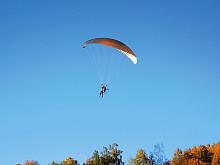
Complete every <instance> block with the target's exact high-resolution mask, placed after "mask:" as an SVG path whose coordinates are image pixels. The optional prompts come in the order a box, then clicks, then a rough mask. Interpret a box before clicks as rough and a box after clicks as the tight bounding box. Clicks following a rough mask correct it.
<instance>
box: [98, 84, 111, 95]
mask: <svg viewBox="0 0 220 165" xmlns="http://www.w3.org/2000/svg"><path fill="white" fill-rule="evenodd" d="M107 91H109V89H108V88H107V84H102V86H101V91H100V93H99V96H101V97H103V96H104V94H105V93H106V92H107Z"/></svg>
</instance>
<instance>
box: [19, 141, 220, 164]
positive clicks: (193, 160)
mask: <svg viewBox="0 0 220 165" xmlns="http://www.w3.org/2000/svg"><path fill="white" fill-rule="evenodd" d="M122 152H123V151H122V150H120V149H118V145H117V144H116V143H114V144H112V145H109V147H103V150H102V151H98V150H95V151H94V152H93V154H92V156H91V157H90V158H87V160H86V162H84V163H83V165H124V164H128V165H220V143H217V144H213V145H209V144H208V145H200V146H194V147H192V148H188V149H186V150H185V151H182V150H181V149H179V148H177V149H176V152H175V153H174V155H173V157H172V159H171V160H167V159H165V156H164V155H165V154H164V151H163V145H160V144H157V145H155V146H154V149H153V151H152V152H150V153H149V155H148V154H147V152H146V151H145V150H144V149H142V148H141V149H139V150H138V151H137V153H136V155H135V157H134V158H131V159H130V160H129V161H128V162H124V161H123V159H122ZM16 165H21V164H16ZM24 165H40V164H39V163H38V162H37V161H34V160H27V161H25V162H24ZM50 165H80V163H79V162H78V161H77V160H75V159H73V158H72V157H68V158H66V159H65V160H63V161H60V162H57V161H52V163H50Z"/></svg>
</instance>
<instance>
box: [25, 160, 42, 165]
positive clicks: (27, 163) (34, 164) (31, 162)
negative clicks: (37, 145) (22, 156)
mask: <svg viewBox="0 0 220 165" xmlns="http://www.w3.org/2000/svg"><path fill="white" fill-rule="evenodd" d="M25 165H40V164H39V163H38V162H37V161H35V160H26V161H25Z"/></svg>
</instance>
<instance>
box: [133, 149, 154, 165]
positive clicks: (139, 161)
mask: <svg viewBox="0 0 220 165" xmlns="http://www.w3.org/2000/svg"><path fill="white" fill-rule="evenodd" d="M134 165H150V163H149V161H148V158H147V154H146V152H145V151H144V150H143V149H139V150H138V152H137V154H136V157H135V159H134Z"/></svg>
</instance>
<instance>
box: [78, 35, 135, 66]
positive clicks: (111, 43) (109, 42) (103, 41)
mask: <svg viewBox="0 0 220 165" xmlns="http://www.w3.org/2000/svg"><path fill="white" fill-rule="evenodd" d="M88 44H103V45H106V46H111V47H113V48H115V49H117V50H118V51H120V52H121V53H123V54H124V55H126V56H127V57H128V58H129V59H130V60H131V61H132V62H133V63H134V64H137V57H136V56H135V54H134V52H133V51H132V50H131V49H130V48H129V47H128V46H127V45H125V44H124V43H122V42H121V41H118V40H115V39H111V38H94V39H91V40H88V41H86V42H84V43H83V45H82V47H83V48H85V47H86V46H87V45H88Z"/></svg>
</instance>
